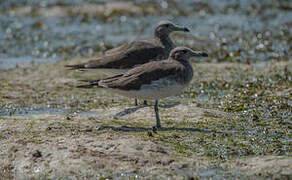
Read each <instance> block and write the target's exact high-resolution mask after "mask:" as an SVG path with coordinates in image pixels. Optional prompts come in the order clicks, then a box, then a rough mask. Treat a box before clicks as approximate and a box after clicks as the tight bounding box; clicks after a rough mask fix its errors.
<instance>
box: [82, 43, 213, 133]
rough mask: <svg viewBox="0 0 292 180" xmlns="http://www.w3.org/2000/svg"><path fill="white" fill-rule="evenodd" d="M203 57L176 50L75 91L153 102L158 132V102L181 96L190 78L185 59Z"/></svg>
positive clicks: (188, 66) (192, 52)
mask: <svg viewBox="0 0 292 180" xmlns="http://www.w3.org/2000/svg"><path fill="white" fill-rule="evenodd" d="M206 56H208V55H207V54H206V53H204V52H201V51H193V50H191V49H189V48H186V47H176V48H174V49H173V50H172V51H171V52H170V55H169V58H168V59H166V60H161V61H152V62H148V63H146V64H143V65H141V66H138V67H135V68H133V69H131V70H129V71H127V72H125V73H124V74H120V75H116V76H113V77H109V78H105V79H101V80H93V81H91V80H89V81H87V82H89V84H86V85H80V86H78V87H79V88H103V89H106V90H109V91H111V92H114V93H118V94H120V95H123V96H126V97H130V98H136V99H154V100H155V105H154V111H155V116H156V127H157V128H161V124H160V118H159V113H158V101H159V99H162V98H165V97H168V96H173V95H177V94H179V93H180V92H182V91H183V90H184V89H185V88H186V87H187V86H188V85H189V83H190V82H191V80H192V77H193V67H192V65H191V64H190V63H189V58H190V57H206ZM85 81H86V80H85Z"/></svg>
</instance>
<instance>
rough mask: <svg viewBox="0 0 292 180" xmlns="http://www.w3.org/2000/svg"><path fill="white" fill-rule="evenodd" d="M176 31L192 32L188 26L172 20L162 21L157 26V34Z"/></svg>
mask: <svg viewBox="0 0 292 180" xmlns="http://www.w3.org/2000/svg"><path fill="white" fill-rule="evenodd" d="M174 31H183V32H190V30H189V29H188V28H186V27H182V26H178V25H175V24H173V23H172V22H170V21H160V22H159V23H158V24H157V26H156V28H155V34H156V35H169V34H170V33H171V32H174Z"/></svg>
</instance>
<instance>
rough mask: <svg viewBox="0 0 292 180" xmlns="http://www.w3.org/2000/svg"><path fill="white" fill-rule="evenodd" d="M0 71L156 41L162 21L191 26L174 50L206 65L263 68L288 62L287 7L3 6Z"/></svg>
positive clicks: (254, 2)
mask: <svg viewBox="0 0 292 180" xmlns="http://www.w3.org/2000/svg"><path fill="white" fill-rule="evenodd" d="M0 12H1V13H0V69H7V68H12V67H15V66H16V65H19V66H25V65H28V64H30V63H32V62H35V63H40V62H54V61H57V60H61V59H70V58H72V57H78V56H81V57H88V56H96V55H100V53H102V52H103V51H105V50H106V49H110V48H112V47H114V46H116V45H119V44H121V43H124V42H129V41H134V40H137V39H151V38H152V37H153V31H154V27H155V25H156V23H157V22H159V21H160V20H170V21H173V22H174V23H177V24H180V25H184V26H188V27H189V28H190V29H191V33H190V34H184V33H176V34H173V35H172V37H173V39H174V41H175V43H176V44H177V45H185V46H189V47H191V48H194V49H198V50H205V51H207V52H209V54H210V55H211V56H210V57H209V58H208V59H207V61H209V62H222V61H224V62H242V63H263V62H268V61H269V60H275V59H276V60H284V59H288V57H290V56H291V52H292V51H291V46H292V1H290V0H277V1H275V0H263V1H258V0H248V1H247V0H222V1H217V0H208V1H203V0H156V1H154V0H136V1H135V0H127V1H112V0H108V1H106V0H84V1H82V0H47V1H44V0H43V1H40V0H2V1H0Z"/></svg>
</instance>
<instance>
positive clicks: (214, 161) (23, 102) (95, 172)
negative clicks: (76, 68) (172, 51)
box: [0, 59, 292, 179]
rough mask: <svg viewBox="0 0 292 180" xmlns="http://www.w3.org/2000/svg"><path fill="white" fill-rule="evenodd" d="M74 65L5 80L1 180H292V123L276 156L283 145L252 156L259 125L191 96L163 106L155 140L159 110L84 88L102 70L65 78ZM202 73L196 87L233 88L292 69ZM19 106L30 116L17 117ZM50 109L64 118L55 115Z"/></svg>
mask: <svg viewBox="0 0 292 180" xmlns="http://www.w3.org/2000/svg"><path fill="white" fill-rule="evenodd" d="M72 62H80V60H78V59H74V60H72ZM72 62H70V63H72ZM66 63H68V62H66V61H61V62H58V63H55V64H42V65H32V67H30V68H16V69H10V70H2V71H1V72H0V77H1V84H2V87H1V91H0V95H1V107H2V110H3V109H6V110H9V112H10V115H7V114H6V115H5V114H3V116H0V141H1V146H0V177H1V179H13V178H14V179H42V178H45V179H55V178H57V179H85V178H89V179H90V178H92V179H96V178H103V179H106V178H108V179H111V178H120V179H123V178H125V179H134V178H139V179H140V178H149V179H161V178H162V179H167V178H170V179H187V178H189V179H195V178H202V179H208V178H219V179H222V178H227V179H233V178H243V179H252V178H255V177H256V178H259V179H265V178H268V177H271V178H279V179H291V178H292V174H291V172H292V157H291V146H290V145H291V134H290V133H291V124H290V125H289V123H291V122H290V121H291V119H290V120H289V118H288V119H286V120H287V121H285V123H286V125H283V126H281V127H277V128H280V130H282V131H283V132H282V131H279V130H278V131H279V132H278V134H281V133H287V134H286V135H285V136H283V137H290V139H289V138H288V139H286V141H287V143H286V144H285V143H284V144H282V146H281V147H278V148H277V147H274V146H277V145H278V144H277V143H276V144H273V143H271V147H270V146H267V147H266V149H265V150H263V151H262V152H261V153H256V152H253V153H250V151H253V149H255V148H258V147H257V145H258V146H261V143H258V142H257V141H252V140H250V139H248V138H249V136H248V135H247V136H245V134H244V133H245V132H246V133H247V134H248V133H252V132H253V131H252V130H250V129H249V125H250V124H253V123H254V122H252V121H247V120H245V119H244V118H242V116H241V114H240V113H238V112H237V111H235V110H234V111H232V110H231V111H227V110H223V109H222V108H221V109H220V108H218V106H219V105H218V104H216V103H214V102H215V101H216V100H214V99H208V98H207V99H206V98H201V99H200V98H190V97H191V95H192V94H193V93H194V92H195V93H198V92H200V90H192V88H190V89H189V90H186V92H185V93H184V94H183V95H181V96H177V97H173V98H168V99H166V100H164V101H162V103H161V107H160V115H161V118H162V125H163V127H164V128H163V129H162V130H160V131H158V132H156V131H155V130H153V129H152V126H153V125H154V124H155V121H154V118H155V117H154V113H153V107H152V106H138V107H135V106H134V105H133V100H132V99H127V98H124V97H120V96H118V95H113V94H109V93H107V92H104V91H91V90H79V89H76V88H74V87H73V85H75V84H76V83H77V82H76V79H78V78H81V77H92V74H94V72H93V73H85V74H84V73H79V72H71V71H64V69H63V65H64V64H66ZM196 67H197V69H198V70H197V71H196V74H195V79H194V82H193V85H192V87H194V88H196V87H197V86H196V84H199V82H198V81H200V82H203V81H204V82H205V81H206V82H209V81H213V80H214V79H216V80H218V79H219V80H218V81H220V80H221V81H222V80H224V81H225V82H229V81H233V80H234V79H240V78H241V77H242V76H244V75H242V73H245V74H249V75H251V74H256V73H260V72H261V73H262V74H267V72H265V70H263V71H260V69H269V68H270V69H271V68H273V69H274V68H275V67H277V68H278V69H279V71H280V70H281V68H282V69H283V68H285V67H288V68H291V63H290V62H281V63H278V62H275V64H268V65H267V66H266V67H264V68H260V69H257V67H256V66H255V67H253V68H250V66H248V65H238V64H232V63H229V64H228V63H225V64H198V65H196ZM289 70H290V69H289ZM224 71H225V72H224ZM275 71H276V70H275ZM204 72H206V73H204ZM234 72H236V73H235V75H234ZM198 78H199V79H200V80H198ZM251 79H252V78H251ZM288 85H289V84H288ZM283 87H284V88H283V89H282V90H277V92H278V94H280V95H284V96H285V95H287V96H288V97H289V94H290V93H291V87H290V89H289V88H286V86H285V85H283ZM203 88H208V87H203ZM190 94H191V95H190ZM280 95H279V96H280ZM290 95H291V94H290ZM196 96H198V95H196ZM150 103H151V102H150ZM208 104H210V106H207V105H208ZM27 107H29V108H32V109H38V108H39V107H42V108H43V109H42V111H41V110H39V111H37V110H35V111H31V109H26V108H27ZM13 108H14V109H15V108H18V109H26V110H25V111H27V113H23V114H17V111H14V112H12V113H11V111H12V110H11V109H13ZM52 108H54V109H60V110H62V111H57V112H55V111H52V112H50V111H49V110H50V109H52ZM286 108H289V107H286ZM39 109H40V108H39ZM33 112H34V113H33ZM264 122H265V120H262V123H264ZM267 122H268V120H267ZM256 123H257V122H256ZM287 123H288V125H287ZM255 126H259V125H258V124H255ZM255 126H254V127H255ZM268 126H269V125H265V127H268ZM270 130H271V131H272V128H270ZM242 132H244V133H243V134H241V133H242ZM289 134H290V135H289ZM223 135H224V136H223ZM226 137H227V138H226ZM228 137H229V138H228ZM271 137H272V135H271ZM237 138H239V139H238V141H237ZM267 138H268V136H267ZM233 139H234V140H233ZM259 139H260V138H259ZM233 141H234V142H233ZM235 141H236V143H237V144H236V143H235ZM289 141H290V142H289ZM250 142H254V143H255V144H254V147H253V146H252V145H253V144H252V143H251V145H249V144H248V143H250ZM233 143H235V144H233ZM245 143H246V144H245ZM257 143H258V144H257ZM243 144H244V145H243ZM247 144H248V145H247ZM283 148H285V151H284V150H283ZM230 149H231V150H230ZM275 149H276V150H277V149H278V151H280V150H283V152H282V153H278V152H277V151H276V150H275ZM237 150H238V151H237ZM244 150H246V152H245V151H244Z"/></svg>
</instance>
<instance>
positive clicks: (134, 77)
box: [99, 60, 184, 90]
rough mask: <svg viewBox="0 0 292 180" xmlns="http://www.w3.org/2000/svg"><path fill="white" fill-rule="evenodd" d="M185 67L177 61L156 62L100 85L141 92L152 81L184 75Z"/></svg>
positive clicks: (106, 80) (100, 82) (109, 79)
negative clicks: (179, 74)
mask: <svg viewBox="0 0 292 180" xmlns="http://www.w3.org/2000/svg"><path fill="white" fill-rule="evenodd" d="M183 71H184V66H183V65H181V64H179V63H178V62H176V61H169V60H163V61H155V62H150V63H147V64H143V65H141V66H139V67H136V68H134V69H131V70H130V71H128V72H126V73H125V74H124V75H123V76H115V77H112V78H107V79H103V80H100V81H99V85H100V86H103V87H107V88H113V89H121V90H139V89H140V88H141V86H142V85H145V84H151V82H152V81H155V80H159V79H162V78H166V77H170V76H174V75H175V74H177V73H183Z"/></svg>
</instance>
